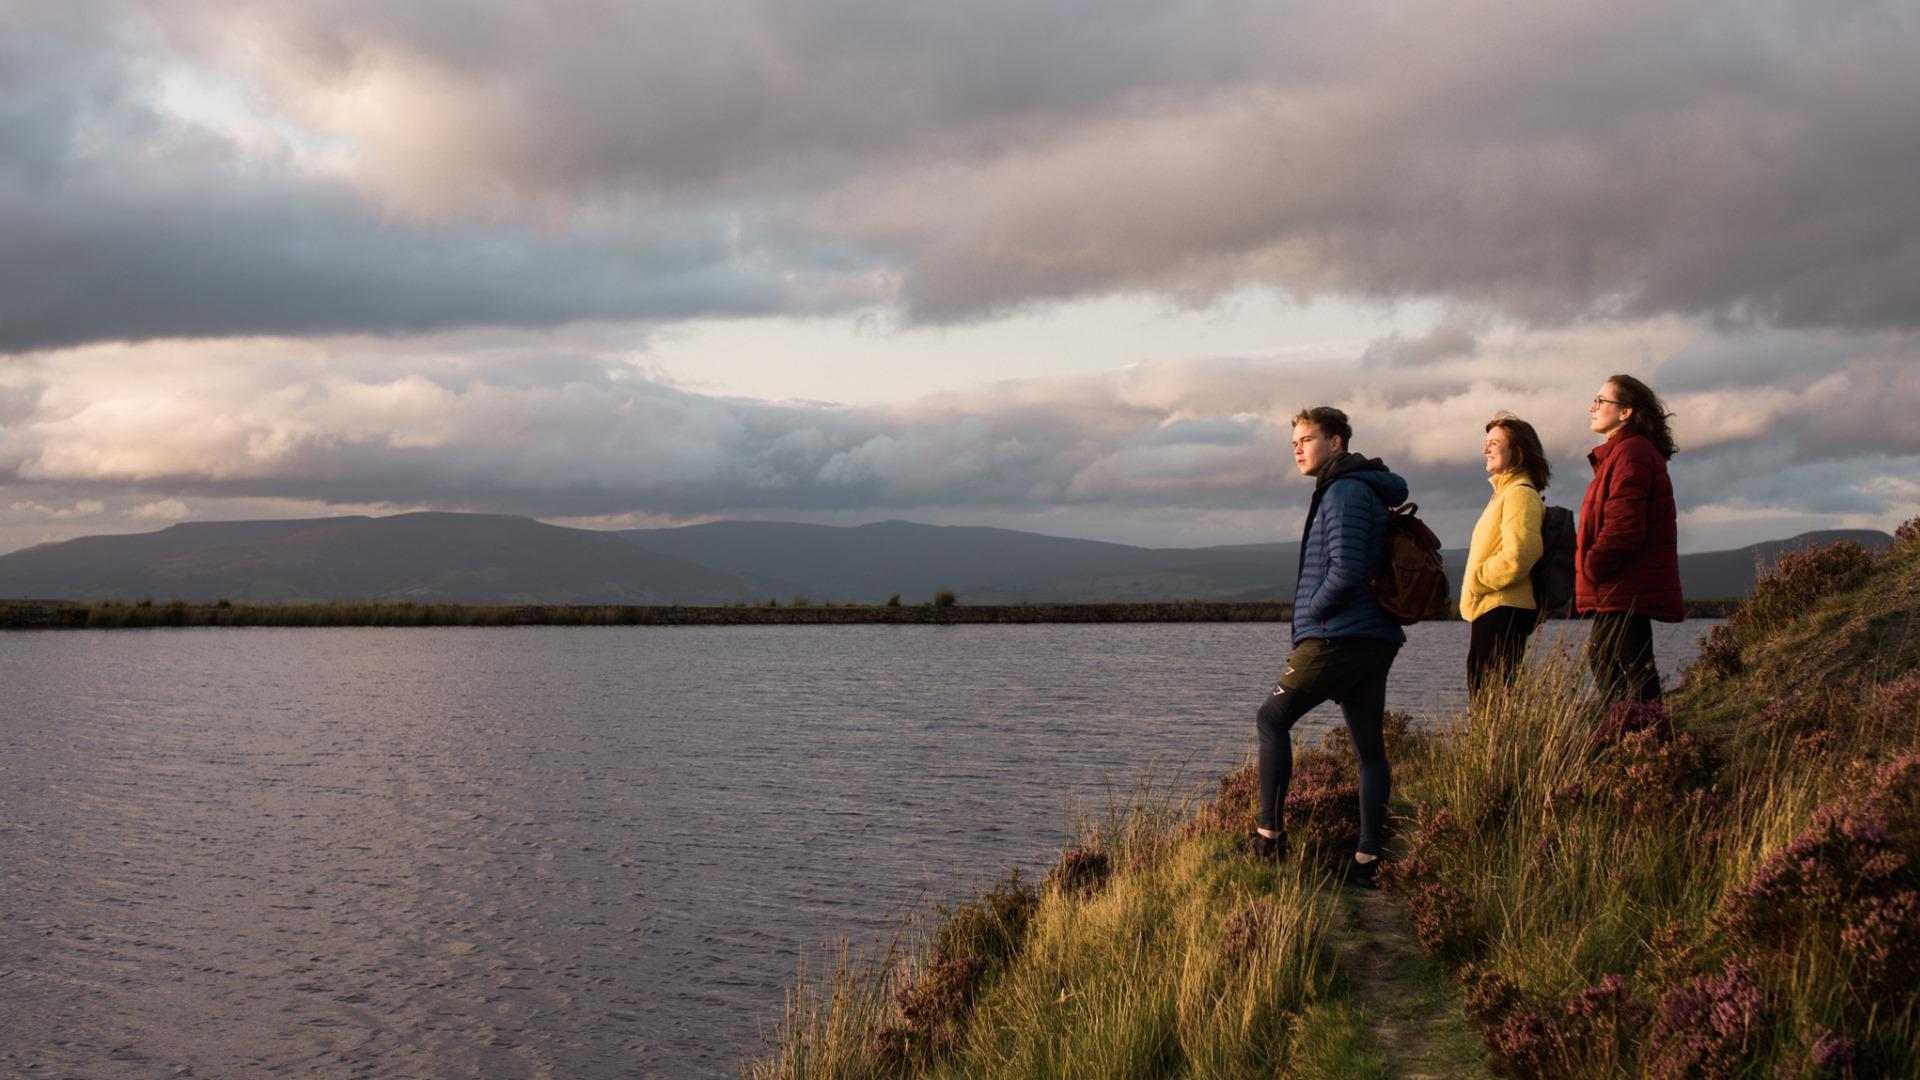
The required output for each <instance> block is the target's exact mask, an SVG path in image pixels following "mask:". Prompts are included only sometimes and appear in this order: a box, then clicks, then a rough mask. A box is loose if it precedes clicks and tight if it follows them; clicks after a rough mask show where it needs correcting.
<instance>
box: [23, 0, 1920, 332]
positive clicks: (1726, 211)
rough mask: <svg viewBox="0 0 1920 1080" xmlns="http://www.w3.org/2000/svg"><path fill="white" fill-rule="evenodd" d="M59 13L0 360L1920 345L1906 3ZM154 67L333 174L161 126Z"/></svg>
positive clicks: (36, 53)
mask: <svg viewBox="0 0 1920 1080" xmlns="http://www.w3.org/2000/svg"><path fill="white" fill-rule="evenodd" d="M60 10H65V11H77V12H78V14H73V15H67V16H61V15H59V14H58V13H57V12H56V9H55V7H54V6H51V5H48V6H45V7H44V8H43V9H42V8H36V10H35V11H34V12H32V13H30V14H19V13H16V14H12V15H9V16H7V17H8V18H9V20H10V24H9V25H8V26H7V30H8V33H7V35H6V36H5V41H4V42H0V148H3V149H4V150H5V153H4V155H0V229H4V230H5V231H6V233H7V234H8V236H9V240H10V242H9V244H8V245H7V246H6V248H5V249H4V254H0V286H4V289H0V349H11V350H15V351H17V350H21V349H26V348H33V347H40V346H47V345H54V344H70V343H77V342H84V341H92V340H103V339H111V338H141V337H153V336H175V335H228V334H246V333H260V332H268V333H284V334H312V333H326V332H336V331H344V330H363V331H371V332H382V333H394V332H400V333H412V332H419V331H422V330H429V329H436V328H444V327H454V326H462V325H527V326H544V325H553V324H556V323H560V322H565V321H568V320H575V319H591V318H602V319H649V318H662V319H666V318H677V317H683V316H687V315H695V314H716V313H718V314H726V313H739V312H764V311H777V310H794V309H822V310H825V309H833V308H836V307H840V306H844V305H847V304H850V303H870V302H874V301H886V300H889V299H893V300H897V301H898V302H899V303H900V304H902V305H904V307H905V309H906V310H907V311H908V312H909V313H910V315H911V316H912V317H914V318H918V319H922V320H931V321H947V320H965V319H973V318H980V317H984V316H990V315H992V314H994V313H997V312H1003V311H1008V310H1014V309H1019V308H1023V307H1026V306H1030V305H1033V304H1036V303H1045V302H1050V301H1056V300H1062V299H1066V298H1071V297H1076V296H1082V295H1091V294H1100V293H1108V292H1117V291H1132V290H1150V291H1158V292H1163V293H1166V294H1170V295H1173V296H1175V297H1179V298H1182V299H1185V300H1192V301H1196V302H1199V301H1205V300H1206V299H1208V298H1209V297H1212V296H1214V295H1216V294H1218V293H1220V292H1222V291H1224V290H1227V289H1230V288H1232V287H1234V286H1236V285H1238V284H1241V283H1245V282H1263V283H1266V284H1269V285H1272V286H1275V287H1277V288H1279V289H1281V290H1283V291H1286V292H1290V293H1293V294H1295V295H1300V296H1311V295H1318V294H1323V293H1333V294H1340V295H1345V296H1350V297H1363V298H1374V299H1378V300H1382V301H1389V302H1391V301H1397V300H1403V299H1408V298H1429V297H1437V298H1442V299H1444V300H1446V301H1448V302H1449V303H1451V304H1452V305H1455V306H1457V307H1458V308H1460V309H1461V310H1463V311H1464V310H1469V309H1482V310H1485V311H1488V312H1493V313H1498V314H1501V315H1505V316H1508V317H1511V318H1515V319H1519V320H1524V321H1527V322H1530V323H1532V324H1534V325H1547V324H1577V323H1578V322H1579V321H1580V320H1583V319H1591V318H1603V319H1606V318H1641V317H1647V316H1653V315H1662V314H1668V313H1678V314H1682V315H1689V316H1692V315H1709V316H1713V317H1716V318H1719V319H1721V320H1723V321H1725V323H1726V324H1727V325H1728V326H1730V327H1731V326H1740V325H1754V326H1762V327H1774V326H1807V327H1820V326H1835V327H1843V328H1849V329H1858V328H1862V327H1873V326H1891V327H1913V326H1916V325H1920V202H1916V201H1915V200H1913V199H1912V198H1911V197H1910V188H1911V178H1912V177H1913V176H1915V175H1920V128H1917V127H1916V126H1915V125H1914V124H1913V123H1912V122H1911V120H1910V119H1909V115H1910V113H1911V102H1912V101H1914V100H1920V67H1917V66H1916V65H1914V64H1912V63H1910V62H1909V61H1910V58H1911V56H1912V55H1913V53H1914V51H1915V45H1916V39H1917V38H1920V33H1917V32H1916V31H1917V30H1920V26H1917V22H1916V17H1915V15H1914V12H1913V9H1912V6H1911V5H1910V4H1907V3H1901V2H1893V0H1887V2H1879V3H1875V2H1866V3H1859V4H1846V5H1837V6H1836V5H1765V6H1759V7H1756V6H1755V5H1751V4H1746V3H1741V2H1739V0H1691V2H1686V3H1678V4H1671V3H1654V2H1652V0H1630V2H1626V3H1621V4H1615V5H1608V6H1606V7H1604V8H1564V7H1558V6H1553V5H1524V4H1517V3H1506V2H1493V0H1476V2H1469V3H1465V4H1460V5H1454V6H1452V7H1450V8H1449V9H1448V10H1447V11H1445V12H1439V11H1435V10H1433V9H1432V8H1431V7H1430V6H1428V5H1420V4H1415V3H1412V2H1411V0H1407V2H1403V3H1389V4H1387V5H1385V6H1380V7H1375V8H1368V9H1355V8H1354V7H1353V6H1352V5H1350V4H1341V3H1334V2H1331V0H1325V2H1312V3H1305V4H1294V5H1285V6H1277V5H1269V4H1260V3H1253V2H1240V0H1235V2H1229V3H1224V4H1221V3H1202V2H1199V0H1187V2H1184V3H1172V4H1164V3H1162V4H1150V3H1144V2H1136V0H1128V2H1125V3H1119V4H1112V3H1104V4H1103V3H1095V2H1093V0H1043V2H1032V0H1023V2H1014V0H993V2H990V3H983V4H964V5H924V4H899V3H890V2H884V0H815V2H807V3H791V2H774V0H741V2H738V3H729V4H721V5H712V4H707V5H691V4H685V3H678V2H666V0H651V2H647V3H639V4H589V5H580V6H577V7H574V8H569V9H567V10H566V14H565V15H559V14H556V10H557V9H553V8H551V7H547V6H540V5H532V6H528V5H473V4H467V3H457V4H456V3H451V2H447V0H442V2H440V3H414V4H404V5H394V4H387V3H377V2H375V0H294V2H288V3H276V4H271V5H243V6H236V5H231V4H225V3H211V2H207V0H182V2H180V3H171V4H167V5H164V6H161V5H145V4H134V3H131V2H126V3H118V4H115V3H107V2H105V0H93V2H90V3H88V4H86V5H84V6H79V7H73V8H65V7H63V8H61V9H60ZM49 13H53V14H49ZM142 26H151V27H157V28H158V29H157V31H147V32H145V33H146V35H147V36H145V37H143V36H142V32H136V30H135V29H133V28H138V27H142ZM154 33H158V35H159V38H158V39H157V40H158V41H159V42H160V44H155V42H154V41H153V40H148V38H150V37H152V36H153V34H154ZM169 50H171V52H169ZM175 53H177V54H178V56H179V57H183V58H185V60H187V61H189V62H191V63H194V64H198V65H201V66H202V67H203V68H205V69H207V70H209V71H212V72H215V73H216V74H219V75H222V76H226V77H231V78H233V79H235V80H238V81H239V83H240V84H241V85H243V86H245V87H246V88H248V90H249V92H251V93H255V94H257V95H259V99H260V100H261V101H262V102H264V103H265V104H266V105H267V106H269V107H272V108H276V109H278V110H280V111H281V112H282V113H283V114H284V115H285V116H286V117H287V118H289V119H290V120H291V122H294V123H298V124H304V125H307V126H308V127H309V128H310V129H311V130H312V131H313V132H315V133H317V134H318V135H320V136H322V137H326V138H332V139H337V140H340V141H341V142H343V143H344V144H347V145H350V146H352V147H353V148H354V152H355V153H356V155H357V156H356V157H355V158H354V160H353V163H352V165H351V166H350V167H348V168H346V169H345V171H344V173H342V174H341V175H340V176H338V177H333V178H329V179H325V180H322V179H316V178H315V177H314V176H313V175H310V174H309V173H307V172H303V171H302V170H301V169H299V168H296V167H295V165H294V164H293V163H292V162H290V161H288V160H281V159H278V158H275V157H273V156H271V155H262V154H260V153H258V152H256V151H252V150H248V151H245V152H243V151H241V150H239V149H237V148H236V147H234V146H231V145H228V144H227V143H225V142H224V141H223V137H221V136H218V135H214V134H211V133H208V132H201V131H193V130H187V129H185V128H183V127H182V126H181V125H180V124H179V123H178V122H177V121H175V120H172V119H169V118H167V117H166V116H164V115H162V114H160V113H159V112H157V111H156V107H155V106H154V105H153V104H152V101H151V95H152V91H153V86H154V80H155V79H156V78H157V77H158V76H157V74H156V70H157V67H158V66H159V65H161V64H162V63H163V62H171V61H172V60H173V59H174V56H173V54H175ZM355 95H358V96H355ZM1465 347H1467V346H1466V343H1465V342H1464V341H1453V342H1451V343H1449V342H1446V341H1440V340H1432V341H1427V342H1424V343H1416V342H1411V341H1409V342H1401V343H1397V344H1396V345H1394V346H1393V347H1392V348H1391V349H1389V350H1388V352H1390V353H1391V354H1392V356H1393V357H1395V358H1397V359H1398V361H1399V362H1405V363H1412V362H1418V361H1419V360H1420V359H1421V358H1422V357H1423V356H1429V355H1430V356H1431V357H1433V358H1436V359H1437V358H1439V357H1442V356H1444V355H1447V354H1448V350H1449V349H1456V348H1465ZM1422 349H1426V350H1437V351H1431V352H1429V353H1422ZM1382 355H1383V357H1384V356H1385V355H1386V353H1383V354H1382Z"/></svg>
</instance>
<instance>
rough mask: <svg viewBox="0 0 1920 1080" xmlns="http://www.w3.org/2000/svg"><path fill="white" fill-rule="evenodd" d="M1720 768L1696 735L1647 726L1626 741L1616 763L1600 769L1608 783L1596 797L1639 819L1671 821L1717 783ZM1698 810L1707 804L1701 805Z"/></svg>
mask: <svg viewBox="0 0 1920 1080" xmlns="http://www.w3.org/2000/svg"><path fill="white" fill-rule="evenodd" d="M1718 768H1719V763H1718V762H1717V761H1716V760H1715V759H1714V756H1713V753H1712V751H1711V750H1709V749H1708V747H1707V744H1706V743H1705V742H1703V741H1701V740H1700V739H1698V738H1696V737H1694V736H1693V735H1691V734H1687V733H1682V734H1680V735H1678V736H1675V735H1672V734H1671V733H1669V732H1665V731H1663V730H1662V729H1660V728H1658V727H1643V728H1640V729H1639V730H1636V731H1632V732H1629V733H1627V734H1625V735H1623V736H1621V737H1620V740H1619V742H1618V743H1617V744H1615V748H1614V752H1613V754H1612V755H1611V757H1610V759H1609V760H1608V761H1607V762H1606V764H1605V765H1604V766H1602V768H1601V769H1599V770H1595V771H1596V772H1602V771H1604V780H1605V781H1606V782H1605V783H1601V782H1599V781H1596V791H1595V794H1596V796H1598V797H1601V798H1605V799H1606V800H1607V801H1609V802H1611V803H1613V804H1614V805H1616V806H1620V807H1623V808H1625V809H1626V810H1627V811H1628V813H1629V814H1631V815H1633V816H1635V817H1640V816H1644V815H1661V816H1668V817H1670V816H1672V815H1674V814H1675V813H1676V812H1678V811H1679V810H1680V809H1682V807H1683V806H1686V805H1687V804H1688V803H1689V798H1690V795H1691V794H1692V793H1693V792H1695V791H1698V790H1700V789H1702V788H1704V787H1705V786H1706V785H1708V784H1710V783H1712V782H1713V777H1714V774H1715V773H1716V772H1717V770H1718ZM1694 805H1695V806H1705V805H1706V804H1705V803H1702V802H1699V801H1697V800H1695V801H1694ZM1714 805H1717V803H1716V804H1714Z"/></svg>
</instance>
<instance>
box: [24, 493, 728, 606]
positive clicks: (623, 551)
mask: <svg viewBox="0 0 1920 1080" xmlns="http://www.w3.org/2000/svg"><path fill="white" fill-rule="evenodd" d="M760 595H764V587H763V586H762V585H761V584H760V583H758V582H751V581H748V580H745V579H742V578H740V577H739V576H737V575H734V574H729V573H725V572H723V571H718V570H713V569H709V568H707V567H704V566H696V565H694V564H692V563H689V562H686V561H683V560H680V559H676V558H672V557H670V556H666V555H661V554H658V553H656V552H652V551H648V550H646V549H644V548H640V547H637V546H635V545H633V544H630V543H627V542H626V541H624V540H622V539H621V538H620V537H618V536H616V535H613V534H611V533H605V532H592V531H588V530H584V529H566V528H560V527H558V526H554V525H544V524H541V523H540V522H537V521H534V520H532V519H531V518H523V517H507V516H501V515H494V514H441V513H425V514H399V515H395V516H392V517H383V518H369V517H336V518H314V519H308V520H302V521H232V522H205V523H196V524H183V525H175V526H173V527H171V528H168V529H163V530H161V531H159V532H153V533H138V534H134V535H129V536H89V537H82V538H80V539H77V540H69V541H66V542H65V543H58V544H42V545H40V546H38V547H32V548H28V549H26V550H24V551H16V552H14V553H12V554H10V555H4V556H0V597H31V598H34V599H44V600H138V599H141V598H145V597H151V598H153V599H156V600H168V599H173V598H179V599H183V600H213V599H217V598H219V597H226V598H228V599H231V600H236V601H239V600H245V601H254V602H276V601H315V600H373V599H380V600H414V601H419V602H422V603H425V602H438V603H619V604H664V603H668V602H670V601H676V600H677V601H682V602H686V603H728V602H733V601H741V600H750V599H752V598H754V597H756V596H760Z"/></svg>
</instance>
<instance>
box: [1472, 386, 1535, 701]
mask: <svg viewBox="0 0 1920 1080" xmlns="http://www.w3.org/2000/svg"><path fill="white" fill-rule="evenodd" d="M1486 432H1487V441H1486V445H1485V446H1483V447H1482V448H1481V453H1482V455H1483V456H1484V457H1485V458H1486V460H1487V473H1488V474H1489V475H1488V480H1489V482H1490V483H1492V484H1493V497H1492V498H1491V499H1488V500H1487V508H1486V509H1485V510H1483V511H1481V513H1480V521H1479V523H1478V524H1476V525H1475V526H1474V527H1473V545H1472V547H1470V548H1468V549H1467V570H1466V574H1465V576H1464V577H1463V578H1462V579H1461V582H1460V615H1461V617H1462V618H1464V619H1466V620H1467V622H1468V623H1470V624H1472V627H1473V638H1472V644H1471V645H1469V646H1468V647H1467V692H1468V693H1469V694H1472V695H1476V696H1477V695H1478V694H1479V693H1480V690H1481V688H1482V687H1483V686H1486V685H1488V684H1489V683H1492V682H1494V681H1496V680H1499V681H1505V680H1506V679H1508V678H1510V677H1511V676H1512V674H1513V671H1514V668H1515V667H1516V666H1518V664H1519V663H1520V659H1521V658H1522V657H1524V656H1525V655H1526V653H1527V638H1528V637H1529V636H1530V635H1531V634H1532V633H1533V629H1534V627H1535V625H1537V624H1538V622H1539V618H1538V615H1539V604H1537V603H1536V602H1535V600H1534V595H1533V580H1532V578H1531V577H1530V576H1529V575H1530V574H1531V573H1532V571H1533V564H1534V563H1535V562H1537V561H1539V558H1540V553H1541V551H1542V549H1543V545H1542V543H1541V538H1540V522H1541V520H1542V519H1543V518H1544V517H1545V516H1546V506H1545V504H1544V503H1543V502H1541V500H1540V493H1541V492H1542V491H1545V490H1546V487H1547V481H1548V479H1550V478H1551V477H1552V476H1553V467H1552V466H1551V465H1549V464H1548V463H1547V455H1546V453H1545V452H1544V451H1543V450H1541V448H1540V436H1539V435H1538V434H1536V433H1535V432H1534V430H1533V425H1532V424H1529V423H1527V422H1526V421H1525V420H1522V419H1520V418H1519V417H1517V416H1513V415H1510V414H1508V413H1501V414H1500V415H1498V416H1496V417H1494V418H1493V419H1492V420H1489V421H1487V427H1486Z"/></svg>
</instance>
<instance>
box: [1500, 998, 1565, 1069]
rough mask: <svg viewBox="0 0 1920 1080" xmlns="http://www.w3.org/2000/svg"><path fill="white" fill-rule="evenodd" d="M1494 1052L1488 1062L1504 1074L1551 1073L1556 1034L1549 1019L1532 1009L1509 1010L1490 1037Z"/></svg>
mask: <svg viewBox="0 0 1920 1080" xmlns="http://www.w3.org/2000/svg"><path fill="white" fill-rule="evenodd" d="M1487 1049H1488V1050H1489V1051H1491V1053H1490V1055H1489V1057H1488V1061H1487V1065H1488V1067H1489V1068H1491V1069H1492V1070H1493V1071H1494V1072H1495V1073H1498V1074H1499V1075H1501V1076H1512V1077H1520V1078H1528V1077H1540V1076H1548V1075H1551V1074H1552V1073H1554V1072H1556V1071H1557V1070H1554V1069H1553V1068H1552V1065H1551V1062H1552V1056H1551V1055H1552V1051H1553V1034H1552V1030H1551V1028H1550V1026H1549V1025H1548V1023H1547V1018H1546V1017H1544V1016H1542V1015H1540V1014H1539V1013H1537V1012H1533V1011H1531V1010H1526V1009H1520V1010H1515V1011H1514V1012H1511V1013H1508V1014H1507V1017H1506V1019H1505V1020H1504V1021H1502V1022H1501V1024H1500V1026H1499V1027H1497V1028H1495V1029H1493V1030H1492V1031H1491V1032H1490V1033H1488V1036H1487Z"/></svg>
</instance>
